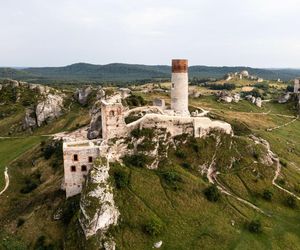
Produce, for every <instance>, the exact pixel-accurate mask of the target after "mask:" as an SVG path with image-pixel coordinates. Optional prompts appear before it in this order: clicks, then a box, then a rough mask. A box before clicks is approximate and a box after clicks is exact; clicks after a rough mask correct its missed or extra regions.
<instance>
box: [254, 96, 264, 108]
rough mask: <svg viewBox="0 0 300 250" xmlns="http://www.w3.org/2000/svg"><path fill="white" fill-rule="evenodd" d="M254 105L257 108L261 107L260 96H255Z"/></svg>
mask: <svg viewBox="0 0 300 250" xmlns="http://www.w3.org/2000/svg"><path fill="white" fill-rule="evenodd" d="M255 105H256V106H257V107H259V108H261V106H262V100H261V98H260V97H257V98H256V100H255Z"/></svg>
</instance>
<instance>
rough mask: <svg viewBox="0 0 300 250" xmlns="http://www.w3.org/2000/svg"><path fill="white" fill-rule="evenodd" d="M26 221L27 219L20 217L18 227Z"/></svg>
mask: <svg viewBox="0 0 300 250" xmlns="http://www.w3.org/2000/svg"><path fill="white" fill-rule="evenodd" d="M24 223H25V220H24V219H23V218H19V219H18V222H17V227H20V226H22V225H23V224H24Z"/></svg>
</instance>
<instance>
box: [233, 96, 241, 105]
mask: <svg viewBox="0 0 300 250" xmlns="http://www.w3.org/2000/svg"><path fill="white" fill-rule="evenodd" d="M240 99H241V96H240V94H234V96H233V101H234V102H236V103H237V102H239V101H240Z"/></svg>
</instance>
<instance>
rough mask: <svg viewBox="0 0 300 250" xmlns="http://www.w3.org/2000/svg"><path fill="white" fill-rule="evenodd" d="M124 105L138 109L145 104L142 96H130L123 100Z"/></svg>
mask: <svg viewBox="0 0 300 250" xmlns="http://www.w3.org/2000/svg"><path fill="white" fill-rule="evenodd" d="M124 102H125V104H127V105H128V106H131V107H140V106H144V105H146V104H147V102H146V101H145V99H144V98H143V97H142V96H137V95H131V96H129V97H127V98H126V99H125V100H124Z"/></svg>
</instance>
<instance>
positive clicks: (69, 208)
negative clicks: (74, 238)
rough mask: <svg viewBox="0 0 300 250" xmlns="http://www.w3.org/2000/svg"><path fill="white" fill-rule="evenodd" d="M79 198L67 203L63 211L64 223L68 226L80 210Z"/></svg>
mask: <svg viewBox="0 0 300 250" xmlns="http://www.w3.org/2000/svg"><path fill="white" fill-rule="evenodd" d="M79 198H80V197H79V196H75V197H72V198H70V199H68V200H66V201H65V204H64V207H63V210H62V222H63V223H64V224H65V225H68V224H69V223H70V221H71V219H72V218H73V216H74V215H75V214H76V212H77V211H78V210H79Z"/></svg>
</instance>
